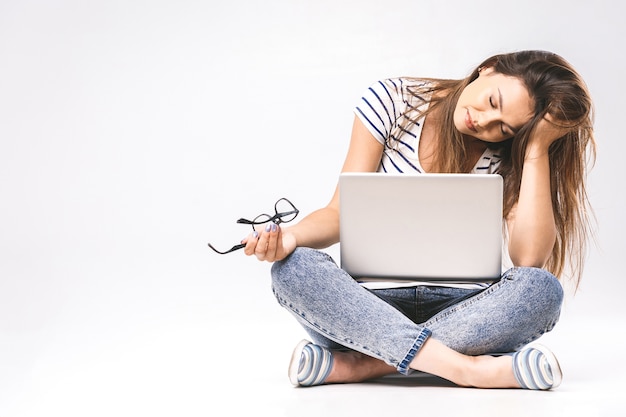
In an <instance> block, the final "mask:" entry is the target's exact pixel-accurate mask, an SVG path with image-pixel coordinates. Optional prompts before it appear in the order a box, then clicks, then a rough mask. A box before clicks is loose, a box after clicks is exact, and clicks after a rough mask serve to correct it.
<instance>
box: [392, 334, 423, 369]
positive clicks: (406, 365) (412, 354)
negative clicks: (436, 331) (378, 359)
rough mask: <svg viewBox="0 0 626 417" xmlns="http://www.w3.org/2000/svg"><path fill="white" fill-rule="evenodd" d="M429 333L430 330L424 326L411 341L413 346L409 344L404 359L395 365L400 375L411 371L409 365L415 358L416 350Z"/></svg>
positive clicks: (420, 346)
mask: <svg viewBox="0 0 626 417" xmlns="http://www.w3.org/2000/svg"><path fill="white" fill-rule="evenodd" d="M431 334H432V332H431V331H430V330H428V329H426V328H425V329H423V330H422V331H421V332H420V334H419V336H417V339H416V340H415V342H413V346H411V349H409V353H407V354H406V356H405V357H404V359H403V360H402V361H401V362H400V363H399V364H398V366H397V367H396V369H397V370H398V372H400V373H401V374H402V375H408V374H409V372H410V371H411V369H410V368H409V365H410V364H411V362H412V361H413V359H414V358H415V355H417V352H419V350H420V349H421V348H422V346H423V345H424V342H425V341H426V339H428V338H429V337H430V335H431Z"/></svg>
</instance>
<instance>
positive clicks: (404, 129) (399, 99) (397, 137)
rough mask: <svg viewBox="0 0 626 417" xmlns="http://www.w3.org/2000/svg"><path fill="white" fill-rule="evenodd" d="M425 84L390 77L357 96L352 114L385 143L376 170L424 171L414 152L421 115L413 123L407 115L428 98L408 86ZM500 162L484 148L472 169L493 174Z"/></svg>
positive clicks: (413, 112) (423, 105) (496, 155)
mask: <svg viewBox="0 0 626 417" xmlns="http://www.w3.org/2000/svg"><path fill="white" fill-rule="evenodd" d="M425 84H426V82H424V81H418V80H409V79H406V78H389V79H386V80H383V81H378V82H377V83H375V84H373V85H372V86H370V87H369V88H368V89H367V91H365V93H364V94H363V96H362V97H361V99H360V100H359V102H358V104H357V106H356V108H355V110H354V112H355V114H356V115H357V116H358V117H359V119H360V120H361V122H362V123H363V124H364V125H365V127H367V129H368V130H369V131H370V133H371V134H372V135H374V138H376V140H377V141H378V142H380V143H381V144H383V145H384V146H385V149H384V152H383V157H382V159H381V161H380V165H379V167H378V171H379V172H395V173H398V172H400V173H405V172H411V173H416V172H419V173H421V172H424V169H423V168H422V166H421V165H420V162H419V157H418V154H417V151H418V149H419V141H420V135H421V134H422V125H423V120H424V119H423V118H421V119H418V120H417V121H416V122H415V123H413V122H411V121H410V120H408V118H410V119H411V120H415V118H414V117H411V115H415V114H416V111H418V110H425V109H426V108H427V107H428V104H429V101H428V97H416V96H414V95H412V94H410V93H409V91H408V89H410V88H411V87H413V88H415V87H421V86H423V85H425ZM407 110H408V111H409V113H407ZM499 165H500V157H499V156H498V151H497V150H493V149H489V148H487V149H486V150H485V152H483V154H482V156H481V158H480V159H479V160H478V162H477V163H476V165H475V166H474V168H473V169H472V171H471V173H473V174H493V173H496V172H497V169H498V166H499Z"/></svg>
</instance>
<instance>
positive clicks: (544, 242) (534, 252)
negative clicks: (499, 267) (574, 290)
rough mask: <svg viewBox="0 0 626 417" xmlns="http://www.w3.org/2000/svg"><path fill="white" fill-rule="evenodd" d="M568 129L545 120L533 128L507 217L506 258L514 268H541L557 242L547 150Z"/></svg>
mask: <svg viewBox="0 0 626 417" xmlns="http://www.w3.org/2000/svg"><path fill="white" fill-rule="evenodd" d="M565 133H567V130H564V129H561V128H558V127H556V126H554V125H553V124H551V123H550V122H549V121H547V120H543V121H541V122H540V123H539V124H538V125H537V127H536V128H535V131H534V133H533V134H532V136H531V139H530V142H529V144H528V147H527V149H526V155H525V159H524V167H523V172H522V182H521V186H520V193H519V198H518V201H517V204H516V205H515V207H514V208H513V210H511V213H510V214H509V216H508V218H507V226H508V230H509V256H510V257H511V260H512V261H513V264H514V265H515V266H534V267H538V268H541V267H543V266H544V265H545V264H546V262H547V261H548V259H549V257H550V254H551V253H552V248H553V247H554V243H555V241H556V234H557V230H556V224H555V221H554V213H553V211H552V195H551V189H550V161H549V158H548V148H549V146H550V144H552V142H554V141H555V140H556V139H558V138H560V137H562V136H563V135H565Z"/></svg>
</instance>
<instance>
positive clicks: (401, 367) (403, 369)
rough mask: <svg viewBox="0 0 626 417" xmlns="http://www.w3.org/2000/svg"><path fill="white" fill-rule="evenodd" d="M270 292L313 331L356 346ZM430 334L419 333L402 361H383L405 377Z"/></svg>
mask: <svg viewBox="0 0 626 417" xmlns="http://www.w3.org/2000/svg"><path fill="white" fill-rule="evenodd" d="M272 292H273V293H274V296H275V297H276V299H277V300H278V302H279V303H280V304H281V305H282V306H283V307H285V308H287V309H289V310H290V311H292V312H293V313H294V314H296V315H297V316H298V317H300V318H301V319H302V320H304V321H305V322H306V323H308V324H309V325H310V326H311V327H312V328H313V329H314V330H316V331H318V332H320V333H322V334H324V335H325V336H326V337H328V338H329V339H331V340H334V341H335V342H337V343H339V344H341V345H345V346H348V345H350V346H356V345H355V343H354V341H353V340H351V339H342V338H340V337H339V336H338V335H336V334H334V333H332V332H330V331H329V330H327V329H325V328H323V327H321V326H319V325H318V324H317V323H314V322H311V321H310V320H309V319H308V317H307V316H306V314H305V313H303V312H301V311H300V310H298V309H297V308H295V307H294V306H293V305H292V304H291V303H288V302H287V301H286V300H285V299H284V298H282V297H281V296H280V295H279V294H278V291H276V289H275V288H273V287H272ZM431 333H432V332H431V331H430V330H428V329H423V330H422V331H421V332H420V334H419V335H418V337H417V339H416V341H415V342H414V343H413V346H412V347H411V349H410V350H409V353H408V354H407V355H406V356H405V357H404V359H403V360H402V361H401V362H399V361H397V360H396V359H394V358H386V359H384V361H385V362H387V363H388V364H391V365H393V366H395V367H396V368H397V369H398V371H399V372H400V373H402V374H404V375H407V374H408V373H409V371H410V370H409V369H408V365H409V364H410V363H411V361H412V360H413V357H415V355H416V354H417V352H418V351H419V349H420V348H421V347H422V344H423V343H424V341H425V340H426V339H427V338H428V337H429V336H430V335H431ZM359 346H360V345H359ZM354 350H357V349H354ZM360 350H364V351H367V352H371V355H370V356H374V357H377V358H380V359H382V358H383V354H382V353H381V352H375V351H373V350H371V349H370V348H369V347H367V346H360Z"/></svg>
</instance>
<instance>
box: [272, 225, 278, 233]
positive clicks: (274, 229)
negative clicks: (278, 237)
mask: <svg viewBox="0 0 626 417" xmlns="http://www.w3.org/2000/svg"><path fill="white" fill-rule="evenodd" d="M276 229H278V226H276V224H274V223H272V232H275V231H276Z"/></svg>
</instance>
